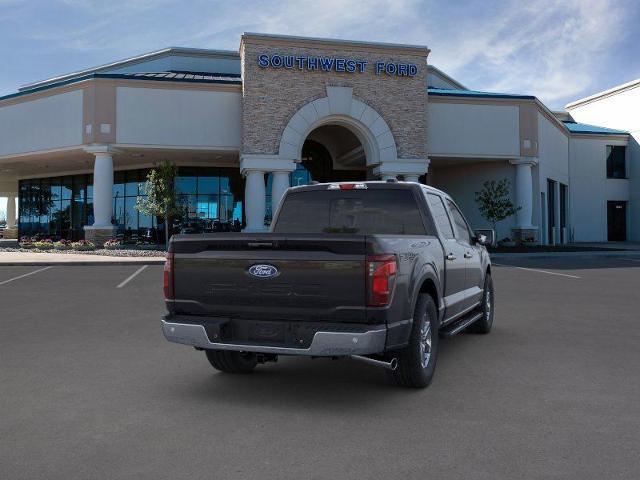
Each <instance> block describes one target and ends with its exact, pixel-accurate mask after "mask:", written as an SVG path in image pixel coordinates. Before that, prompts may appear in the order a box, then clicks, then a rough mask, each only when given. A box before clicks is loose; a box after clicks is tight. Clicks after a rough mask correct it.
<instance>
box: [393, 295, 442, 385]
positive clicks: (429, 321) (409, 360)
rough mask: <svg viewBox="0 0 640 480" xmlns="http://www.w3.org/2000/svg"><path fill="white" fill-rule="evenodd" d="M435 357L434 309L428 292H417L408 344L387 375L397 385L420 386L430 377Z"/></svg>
mask: <svg viewBox="0 0 640 480" xmlns="http://www.w3.org/2000/svg"><path fill="white" fill-rule="evenodd" d="M437 356H438V310H437V308H436V304H435V302H434V301H433V298H432V297H431V295H428V294H420V296H419V297H418V303H417V304H416V309H415V312H414V315H413V326H412V328H411V334H410V336H409V345H408V346H407V347H406V348H405V349H404V350H402V352H401V353H400V355H398V368H397V369H396V370H394V371H392V372H391V376H392V378H393V379H394V380H395V382H396V383H397V384H398V385H400V386H403V387H409V388H424V387H426V386H428V385H429V384H430V383H431V380H432V379H433V374H434V373H435V369H436V360H437Z"/></svg>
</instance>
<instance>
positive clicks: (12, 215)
mask: <svg viewBox="0 0 640 480" xmlns="http://www.w3.org/2000/svg"><path fill="white" fill-rule="evenodd" d="M2 237H3V238H4V239H12V240H13V239H17V238H18V229H17V228H16V197H15V195H9V196H8V197H7V228H6V229H5V230H2Z"/></svg>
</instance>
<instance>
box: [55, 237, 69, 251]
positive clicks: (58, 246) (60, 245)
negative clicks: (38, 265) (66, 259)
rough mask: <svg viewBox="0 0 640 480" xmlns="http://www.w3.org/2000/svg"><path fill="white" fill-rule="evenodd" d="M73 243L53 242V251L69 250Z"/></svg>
mask: <svg viewBox="0 0 640 480" xmlns="http://www.w3.org/2000/svg"><path fill="white" fill-rule="evenodd" d="M72 243H73V242H71V240H58V241H57V242H53V249H54V250H58V251H60V250H71V249H72V248H73V247H72V246H71V244H72Z"/></svg>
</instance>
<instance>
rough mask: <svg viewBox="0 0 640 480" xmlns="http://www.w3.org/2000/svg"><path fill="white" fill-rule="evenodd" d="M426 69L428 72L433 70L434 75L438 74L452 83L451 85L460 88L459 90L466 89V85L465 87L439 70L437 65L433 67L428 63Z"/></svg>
mask: <svg viewBox="0 0 640 480" xmlns="http://www.w3.org/2000/svg"><path fill="white" fill-rule="evenodd" d="M427 68H428V70H429V73H431V72H435V73H436V75H440V76H441V77H442V78H444V79H445V80H446V81H447V82H450V83H452V84H453V85H455V86H456V87H458V88H460V89H461V90H468V88H467V87H465V86H464V85H463V84H461V83H460V82H459V81H457V80H456V79H455V78H453V77H451V76H450V75H447V74H446V73H445V72H443V71H442V70H440V69H439V68H438V67H434V66H433V65H431V64H429V65H428V67H427Z"/></svg>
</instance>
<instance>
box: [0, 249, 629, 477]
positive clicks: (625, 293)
mask: <svg viewBox="0 0 640 480" xmlns="http://www.w3.org/2000/svg"><path fill="white" fill-rule="evenodd" d="M500 263H501V264H504V265H505V266H497V265H496V266H494V269H493V275H494V279H495V287H496V302H495V305H496V317H495V325H494V330H493V331H492V333H491V334H490V335H487V336H479V335H472V334H464V335H460V336H458V337H455V338H453V339H448V340H442V342H441V344H440V345H441V350H440V357H439V360H438V367H437V373H436V377H435V380H434V382H433V383H432V385H431V386H430V387H429V388H428V389H426V390H418V391H414V390H404V389H400V388H398V387H394V386H392V385H391V384H390V383H389V382H387V379H386V378H385V372H383V371H382V370H379V369H376V368H375V367H370V366H368V365H363V364H360V363H357V362H354V361H350V360H339V361H331V360H324V359H316V360H311V359H307V358H281V359H280V360H279V361H278V363H276V364H268V365H265V366H262V367H259V368H258V369H257V370H256V372H255V373H254V374H252V375H248V376H227V375H224V374H220V373H216V372H214V371H213V370H212V369H211V368H210V367H209V365H208V363H207V362H206V359H205V357H204V354H203V353H201V352H196V351H195V350H193V349H190V348H188V347H185V346H182V345H174V344H169V343H167V342H166V341H165V340H164V338H163V337H162V334H161V331H160V326H159V318H160V316H161V315H162V313H163V310H164V306H163V302H162V298H161V288H162V267H161V266H157V265H152V266H149V267H148V268H146V269H144V270H142V271H140V272H139V273H138V274H137V275H135V276H134V277H133V278H131V279H130V280H129V281H128V282H127V283H126V284H125V285H124V286H122V287H121V288H117V287H118V285H120V284H122V282H123V281H124V280H126V279H127V278H129V277H131V275H133V274H134V273H135V272H136V271H137V270H138V269H139V268H140V266H136V265H130V266H93V267H85V266H73V267H71V266H54V267H52V268H49V269H47V270H43V271H40V272H37V273H33V274H31V275H29V276H24V277H21V278H18V279H16V280H12V281H10V282H8V283H4V284H0V326H1V328H2V334H1V335H0V389H1V390H0V412H2V414H1V415H0V439H1V441H0V470H1V471H2V474H1V475H0V477H1V478H3V479H4V478H6V479H23V478H24V479H39V478H42V479H65V480H67V479H93V478H108V479H120V478H135V479H145V478H150V479H151V478H153V479H160V478H167V479H177V478H215V479H216V480H218V479H227V478H233V479H236V478H243V479H245V478H246V479H253V478H259V479H289V478H292V479H293V478H295V479H301V478H318V479H327V478H328V479H343V478H357V479H368V478H402V479H413V478H416V479H418V478H420V479H424V478H447V479H456V478H465V479H466V478H474V479H483V478H486V479H492V480H495V479H501V478H505V479H513V478H518V479H527V478H532V479H533V478H535V479H540V478H562V479H567V478H576V479H591V478H594V479H595V478H598V479H602V478H607V479H608V478H638V477H639V476H640V465H639V461H638V454H637V450H638V445H639V444H640V433H639V432H640V402H639V401H638V398H640V380H639V378H640V377H639V375H638V366H639V365H640V348H638V345H639V344H640V322H639V314H638V311H639V310H640V298H639V296H638V293H637V290H638V287H639V286H640V262H635V261H630V260H629V261H625V260H623V259H618V258H616V259H607V258H605V259H603V258H597V259H595V258H591V259H590V258H588V257H585V258H571V259H569V260H563V259H554V260H552V261H550V260H526V261H522V262H518V261H517V260H513V259H510V260H508V261H506V260H505V261H501V262H500ZM516 267H521V268H516ZM39 268H41V267H5V266H3V267H0V282H3V281H5V280H9V279H11V278H15V277H19V276H21V275H24V274H26V273H29V272H31V271H35V270H38V269H39ZM553 273H563V274H567V275H570V276H561V275H554V274H553Z"/></svg>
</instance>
